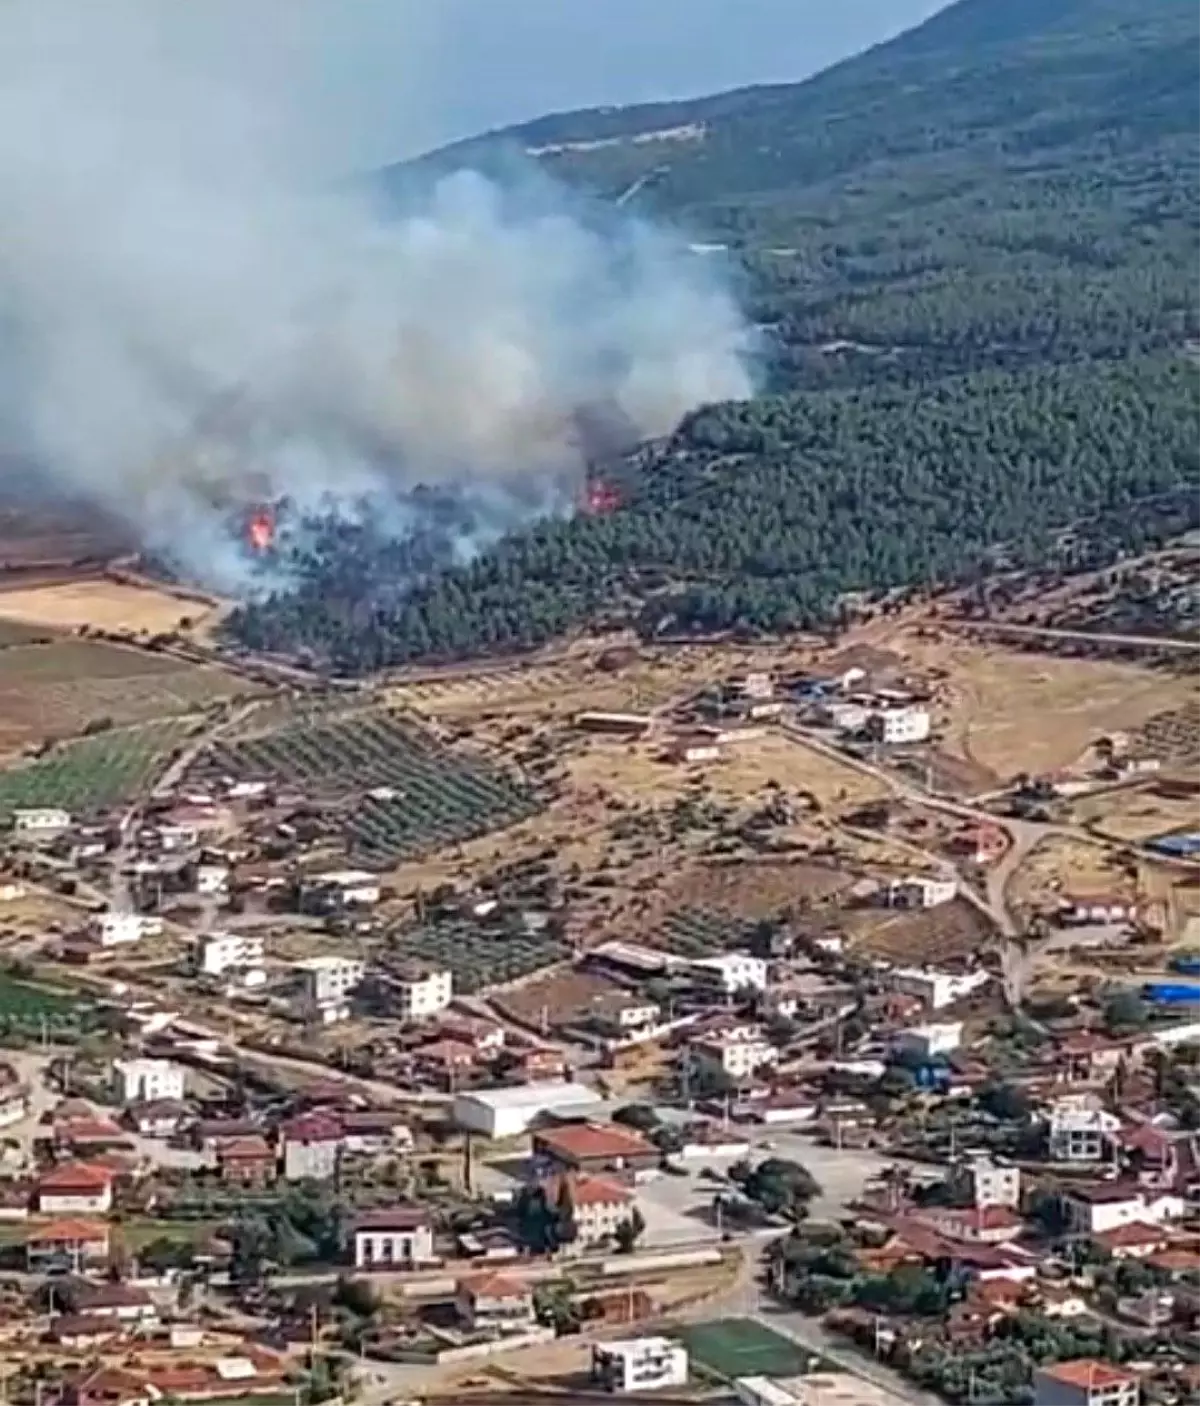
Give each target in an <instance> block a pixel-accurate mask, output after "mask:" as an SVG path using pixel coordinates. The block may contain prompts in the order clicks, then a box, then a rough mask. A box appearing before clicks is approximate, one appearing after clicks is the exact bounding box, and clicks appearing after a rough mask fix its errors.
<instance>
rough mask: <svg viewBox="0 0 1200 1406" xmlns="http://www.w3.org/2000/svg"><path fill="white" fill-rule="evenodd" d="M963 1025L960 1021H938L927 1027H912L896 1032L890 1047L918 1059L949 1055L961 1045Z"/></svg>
mask: <svg viewBox="0 0 1200 1406" xmlns="http://www.w3.org/2000/svg"><path fill="white" fill-rule="evenodd" d="M962 1033H963V1023H962V1021H961V1020H940V1021H934V1022H931V1023H930V1024H928V1025H913V1026H911V1027H910V1028H909V1029H907V1030H901V1031H898V1032H897V1034H896V1036H895V1037H894V1039H893V1040H892V1047H893V1048H894V1049H897V1050H900V1051H902V1052H904V1053H905V1054H913V1055H916V1056H918V1058H920V1059H932V1058H933V1057H934V1056H935V1055H940V1054H949V1053H950V1052H951V1051H952V1050H956V1049H958V1048H959V1046H960V1045H961V1044H962Z"/></svg>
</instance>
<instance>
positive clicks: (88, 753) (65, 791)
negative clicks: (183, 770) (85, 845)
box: [0, 718, 203, 819]
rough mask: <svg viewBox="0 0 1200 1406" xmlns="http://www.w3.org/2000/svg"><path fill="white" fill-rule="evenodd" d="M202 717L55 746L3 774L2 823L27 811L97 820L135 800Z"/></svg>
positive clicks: (0, 792)
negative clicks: (46, 809) (51, 809)
mask: <svg viewBox="0 0 1200 1406" xmlns="http://www.w3.org/2000/svg"><path fill="white" fill-rule="evenodd" d="M200 726H203V719H202V718H171V719H170V720H168V721H165V722H158V723H146V724H145V725H144V726H141V727H119V728H111V729H109V730H108V731H106V732H98V733H96V734H95V735H94V736H91V737H81V738H78V739H77V740H75V741H73V742H64V743H61V744H60V745H58V746H56V747H53V748H52V749H51V750H50V751H49V752H47V753H46V754H45V755H44V756H42V757H39V758H38V759H37V761H32V762H26V763H23V764H21V765H18V766H13V767H10V768H8V770H6V771H2V772H0V819H7V818H8V817H9V816H11V815H12V813H13V811H14V810H20V809H21V808H23V807H25V806H61V807H62V808H63V809H64V810H69V811H70V812H71V813H72V815H92V814H95V813H97V812H99V811H102V810H107V809H109V808H110V807H112V806H117V805H122V804H124V803H125V802H127V801H129V800H132V799H133V797H134V796H136V795H137V794H138V793H139V792H140V791H141V790H142V789H143V788H144V787H145V786H147V785H148V784H149V783H150V782H151V781H152V780H153V779H154V778H155V777H156V776H157V775H158V773H159V772H160V771H161V770H162V768H163V767H165V766H166V764H167V760H168V758H169V757H170V755H171V753H172V751H173V750H174V749H175V748H176V747H178V746H179V745H180V744H181V743H182V742H183V741H184V740H185V739H186V738H187V736H188V735H189V734H190V733H191V732H193V731H194V730H195V729H196V728H197V727H200Z"/></svg>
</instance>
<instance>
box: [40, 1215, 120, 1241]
mask: <svg viewBox="0 0 1200 1406" xmlns="http://www.w3.org/2000/svg"><path fill="white" fill-rule="evenodd" d="M72 1240H78V1241H81V1242H82V1243H83V1244H88V1245H93V1244H99V1243H100V1241H103V1242H104V1243H105V1244H106V1245H107V1244H108V1225H107V1224H106V1223H105V1222H104V1221H102V1220H54V1221H49V1222H47V1223H45V1224H43V1225H35V1226H30V1228H29V1229H28V1230H27V1231H26V1232H25V1243H26V1244H27V1245H59V1244H64V1243H69V1242H70V1241H72Z"/></svg>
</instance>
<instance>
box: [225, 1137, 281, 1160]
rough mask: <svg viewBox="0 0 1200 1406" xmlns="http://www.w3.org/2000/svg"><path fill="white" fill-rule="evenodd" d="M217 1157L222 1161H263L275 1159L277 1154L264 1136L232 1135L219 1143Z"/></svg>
mask: <svg viewBox="0 0 1200 1406" xmlns="http://www.w3.org/2000/svg"><path fill="white" fill-rule="evenodd" d="M217 1158H218V1160H219V1161H222V1162H252V1161H253V1162H261V1161H273V1160H274V1158H275V1154H274V1153H273V1152H272V1151H271V1148H270V1144H269V1143H268V1142H267V1140H266V1138H264V1137H260V1136H256V1137H231V1138H226V1139H225V1140H224V1141H222V1142H220V1143H218V1145H217Z"/></svg>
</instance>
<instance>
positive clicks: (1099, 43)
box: [231, 0, 1200, 673]
mask: <svg viewBox="0 0 1200 1406" xmlns="http://www.w3.org/2000/svg"><path fill="white" fill-rule="evenodd" d="M650 119H652V120H653V122H654V123H655V124H657V125H656V128H655V130H656V132H657V136H653V137H651V138H648V139H647V138H646V136H645V130H644V124H645V122H646V121H647V120H650ZM700 123H702V124H704V125H703V133H702V135H697V133H696V132H694V131H693V130H692V128H695V127H696V125H697V124H700ZM639 124H642V130H641V135H642V138H643V139H642V140H636V139H635V138H636V136H637V135H638V132H639ZM1198 125H1200V11H1197V9H1196V8H1195V7H1194V6H1193V5H1192V4H1190V3H1189V4H1186V5H1185V4H1184V3H1183V0H1048V3H1041V4H1034V3H1032V0H959V3H958V4H956V5H953V6H951V7H949V8H948V9H947V10H944V11H942V12H941V13H940V14H938V15H936V16H934V17H933V18H932V19H931V20H929V21H927V22H926V24H925V25H922V26H919V27H918V28H917V29H915V30H912V31H909V33H908V34H907V35H901V36H899V37H898V38H897V39H895V40H891V41H888V42H887V43H885V44H882V45H878V46H876V47H875V48H874V49H872V50H869V51H868V52H867V53H865V54H863V55H859V56H858V57H856V58H853V59H848V60H845V61H843V62H842V63H840V64H838V65H836V66H835V67H833V68H831V69H828V70H826V71H825V72H824V73H822V74H818V75H816V76H815V77H814V78H811V79H808V80H806V81H804V82H803V83H799V84H784V85H772V86H770V87H766V88H754V89H741V90H737V91H736V92H733V93H725V94H717V95H714V96H712V97H709V98H702V99H694V100H686V101H683V102H678V103H668V104H656V105H654V106H653V107H650V108H647V107H639V108H626V109H611V110H603V111H601V112H600V113H599V114H596V113H591V114H580V113H574V114H565V115H557V116H550V117H547V118H542V119H538V120H537V121H536V122H534V123H532V124H523V125H522V126H520V127H518V128H512V129H508V130H507V131H506V132H502V133H499V134H493V135H492V136H489V137H485V138H482V139H480V140H477V141H475V142H473V143H467V144H465V145H464V144H459V145H457V146H455V147H452V148H447V149H445V150H443V151H442V152H439V153H434V154H433V155H431V156H430V157H428V158H426V159H425V160H424V161H423V162H421V163H417V165H416V166H415V167H414V166H408V167H405V168H403V169H402V171H401V172H399V173H398V174H395V175H394V178H395V179H396V180H397V181H398V182H400V183H401V184H403V182H405V181H408V180H410V179H413V178H414V177H417V178H421V179H423V178H425V177H427V176H429V175H430V174H436V173H437V172H438V171H441V170H448V169H453V168H455V167H457V166H459V165H461V164H463V163H464V162H466V163H468V164H470V165H475V166H481V167H483V168H484V169H488V168H489V166H492V165H494V166H495V168H496V169H498V170H500V171H501V172H502V173H505V172H511V169H512V168H511V159H512V156H511V153H512V151H513V149H514V147H517V148H519V147H520V146H521V143H522V142H524V143H525V145H530V144H533V145H540V146H542V147H543V148H545V147H550V148H555V147H557V148H558V149H557V150H544V151H543V153H542V155H541V156H540V157H539V158H538V163H539V164H540V165H541V166H543V167H545V168H546V169H548V170H549V171H551V172H552V173H553V174H555V175H557V176H559V177H561V178H562V179H564V180H566V181H567V182H569V183H571V184H572V185H575V186H577V187H579V188H581V189H582V190H584V191H586V192H588V193H589V195H590V196H591V197H592V198H593V199H595V200H596V201H597V202H599V203H600V204H603V202H604V201H605V200H607V201H609V202H610V203H611V202H612V201H613V200H614V199H617V198H620V199H621V201H622V203H624V204H625V205H626V207H627V208H630V209H632V210H634V211H637V212H640V213H645V214H647V215H649V216H651V217H653V218H655V219H656V220H658V221H660V222H665V223H666V224H667V225H668V226H672V225H673V226H674V227H675V229H676V230H678V231H679V233H680V235H681V236H682V239H681V242H683V243H686V242H687V241H692V242H693V243H695V244H697V245H701V246H702V247H706V248H711V247H714V246H715V247H719V248H720V249H722V250H724V251H725V254H724V257H725V258H727V259H728V261H729V262H730V264H731V265H732V267H733V271H734V273H735V276H736V277H737V278H738V279H739V281H740V286H741V287H742V288H743V290H744V292H745V301H746V308H747V313H748V316H749V317H750V318H751V319H752V320H753V321H754V322H755V323H757V324H758V325H759V326H760V327H761V328H762V329H764V333H765V335H766V337H767V340H768V341H769V345H770V349H771V355H770V359H769V365H768V366H767V384H766V386H765V387H764V389H765V391H766V392H767V393H766V394H763V395H760V396H759V397H757V398H756V399H754V400H752V401H749V402H742V403H738V404H731V405H714V406H708V407H705V408H703V409H701V410H700V411H698V412H697V413H696V414H694V415H693V416H691V417H689V419H688V420H687V421H685V423H684V424H683V425H681V426H680V427H679V429H678V431H677V433H676V434H675V435H674V436H673V437H672V438H671V440H670V441H669V442H668V443H667V444H666V445H665V446H662V447H660V448H658V449H655V450H653V451H650V452H648V453H647V454H645V455H643V456H641V460H640V462H639V465H638V469H637V472H636V473H635V474H634V475H633V477H632V478H631V480H630V482H629V483H628V484H626V485H625V497H624V502H623V505H622V506H621V507H620V509H619V510H618V511H616V512H613V513H611V514H610V515H606V516H602V517H586V516H585V517H577V518H575V519H572V520H561V519H558V520H545V521H540V522H534V523H530V524H528V525H527V526H525V527H524V528H522V529H520V530H518V531H516V532H513V533H511V534H509V535H508V536H507V537H505V538H504V539H502V540H501V541H500V542H498V543H496V544H494V545H492V546H490V547H488V548H486V549H485V550H483V551H481V552H480V553H479V554H478V555H477V556H476V557H475V558H474V559H473V560H472V561H471V562H470V563H469V564H467V565H454V564H453V563H450V562H448V563H447V564H446V565H445V566H444V568H442V569H439V570H435V571H434V572H432V573H430V574H428V575H427V576H425V577H423V578H422V579H421V580H420V581H419V582H417V583H415V584H413V585H412V586H411V588H410V589H409V591H408V594H407V595H402V596H401V597H400V598H399V599H398V600H397V599H395V594H396V593H393V603H390V604H388V605H387V606H386V607H381V606H380V605H379V604H378V601H377V599H376V598H375V597H373V596H371V595H369V594H368V595H365V596H364V595H362V594H361V593H359V594H358V595H356V594H355V590H354V588H353V587H348V586H347V582H348V581H355V580H364V579H368V580H369V579H370V578H371V577H372V570H371V569H370V568H369V563H371V562H373V561H374V562H376V563H377V571H376V574H382V576H384V577H386V573H387V570H388V562H389V560H392V559H393V558H394V554H392V555H391V556H389V549H388V548H387V544H376V543H373V542H371V541H370V540H368V539H366V538H362V537H354V536H353V534H351V536H350V539H349V540H348V539H347V536H346V534H345V533H342V534H340V535H339V534H337V533H334V534H331V539H330V540H331V543H332V544H333V545H331V546H330V549H329V551H328V553H327V554H325V555H321V554H319V553H318V554H315V555H314V557H313V559H312V561H311V562H310V563H309V564H308V566H307V567H306V570H307V571H308V575H307V576H306V578H305V579H304V580H303V581H302V583H301V586H300V588H299V589H298V590H297V591H295V592H291V593H288V594H285V595H281V596H279V597H277V598H274V599H272V600H269V601H266V602H260V603H256V604H254V605H251V606H247V607H246V608H244V609H243V610H242V611H241V612H240V614H239V615H238V616H237V617H235V619H234V621H233V623H232V627H231V628H232V630H233V633H234V634H235V635H236V636H237V637H238V638H240V639H241V640H242V641H243V642H244V643H246V644H248V645H250V646H251V647H254V648H268V649H272V650H292V649H302V650H304V651H306V652H307V653H308V655H309V657H311V658H313V659H316V660H317V661H320V662H323V663H324V664H325V665H327V666H329V667H333V668H336V669H338V670H341V671H344V672H349V673H358V672H365V671H370V670H371V669H374V668H378V667H382V666H387V665H392V664H398V663H405V662H408V661H412V660H419V659H428V658H437V659H445V658H461V657H466V656H470V655H472V654H477V653H481V652H484V653H494V652H504V651H509V650H521V649H526V648H529V647H531V646H534V645H538V644H541V643H545V642H546V641H548V640H550V639H553V638H555V637H556V636H558V635H561V634H562V633H563V632H569V631H571V630H577V629H585V628H589V627H593V626H595V625H597V624H602V625H622V626H629V625H635V626H636V627H637V628H638V629H640V630H641V631H642V632H643V634H644V635H645V636H646V637H647V638H650V639H653V638H656V637H658V634H659V632H660V631H661V630H663V629H669V630H671V631H673V632H678V631H681V630H683V631H693V632H696V633H705V632H711V631H734V632H736V633H739V634H754V633H756V632H762V631H781V630H788V629H792V628H796V627H807V628H813V627H820V626H830V625H833V624H835V623H836V621H837V620H838V618H839V611H840V602H841V601H842V600H843V599H844V597H845V596H846V594H847V593H859V592H867V593H871V592H879V591H883V590H888V589H893V588H918V587H919V588H928V587H931V586H935V587H936V586H939V585H945V584H949V583H956V582H962V581H977V580H979V579H981V578H982V577H984V576H986V575H987V574H988V572H989V571H990V570H992V569H994V564H995V561H996V559H997V556H996V552H997V547H998V546H1001V545H1003V546H1004V547H1005V549H1006V551H1009V552H1010V553H1011V555H1012V559H1014V560H1016V561H1018V562H1019V563H1021V564H1022V565H1024V566H1026V567H1029V568H1031V569H1040V568H1049V569H1052V570H1059V569H1068V568H1069V567H1070V566H1071V565H1072V563H1064V562H1063V560H1062V557H1061V553H1060V549H1059V546H1058V545H1057V544H1058V542H1059V541H1060V540H1061V533H1060V532H1059V531H1058V530H1057V529H1061V528H1066V527H1068V526H1072V525H1073V524H1075V523H1077V522H1078V521H1079V520H1080V519H1083V518H1086V519H1089V520H1091V521H1093V522H1096V523H1100V524H1102V528H1101V529H1098V530H1096V531H1092V532H1090V533H1089V535H1088V537H1087V541H1086V544H1085V549H1086V557H1087V560H1088V561H1089V562H1091V563H1092V564H1103V563H1105V562H1107V561H1111V560H1115V559H1119V557H1120V555H1121V553H1122V552H1125V551H1141V550H1144V549H1145V548H1146V547H1147V546H1148V545H1150V544H1153V543H1154V542H1156V541H1158V540H1160V539H1161V538H1162V537H1163V536H1164V535H1166V534H1169V533H1171V532H1174V531H1177V530H1179V529H1180V528H1181V526H1187V525H1189V524H1192V523H1194V522H1195V519H1196V495H1195V492H1194V474H1195V460H1196V435H1195V423H1196V409H1197V403H1196V376H1195V367H1194V364H1193V362H1194V346H1195V343H1196V342H1197V341H1200V314H1198V310H1197V300H1196V296H1195V294H1196V289H1195V256H1196V250H1197V230H1198V228H1200V216H1198V209H1197V204H1198V202H1197V188H1198V181H1197V176H1198V173H1200V154H1198V152H1197V143H1196V139H1195V134H1196V130H1197V127H1198ZM514 133H518V134H520V137H519V139H514ZM531 138H533V139H534V140H532V141H531ZM525 159H528V158H525ZM695 257H708V256H707V255H700V254H697V255H695ZM1189 475H1190V479H1189ZM1189 486H1190V491H1189ZM1147 503H1156V504H1159V505H1161V508H1147V507H1144V506H1139V507H1138V509H1137V510H1136V511H1134V510H1133V505H1134V504H1138V505H1144V504H1147ZM347 552H352V553H355V554H357V555H355V557H354V560H355V561H358V562H366V563H368V569H366V570H362V571H355V572H348V571H345V570H343V569H342V566H343V564H344V561H345V559H346V553H347ZM1074 564H1078V563H1077V562H1076V563H1074Z"/></svg>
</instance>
